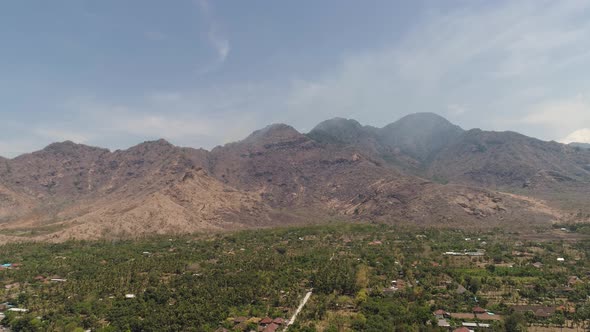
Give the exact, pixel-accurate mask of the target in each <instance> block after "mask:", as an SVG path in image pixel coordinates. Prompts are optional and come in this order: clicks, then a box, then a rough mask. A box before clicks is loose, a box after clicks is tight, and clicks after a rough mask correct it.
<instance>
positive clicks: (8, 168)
mask: <svg viewBox="0 0 590 332" xmlns="http://www.w3.org/2000/svg"><path fill="white" fill-rule="evenodd" d="M400 120H401V122H396V123H392V124H389V125H387V126H385V127H383V128H375V127H370V126H363V125H361V124H360V123H359V122H358V121H356V120H347V119H342V118H338V119H330V120H327V121H324V122H322V123H320V124H318V126H316V128H314V129H313V130H312V131H310V132H309V133H307V134H303V133H300V132H298V131H297V130H296V129H294V128H293V127H291V126H289V125H285V124H274V125H270V126H267V127H265V128H263V129H260V130H257V131H255V132H253V133H252V134H251V135H249V136H248V137H246V138H245V139H243V140H241V141H237V142H233V143H228V144H225V145H223V146H217V147H215V148H214V149H212V150H211V151H207V150H204V149H193V148H186V147H177V146H175V145H173V144H171V143H169V142H168V141H166V140H156V141H146V142H143V143H140V144H137V145H135V146H133V147H130V148H128V149H125V150H116V151H110V150H108V149H103V148H98V147H91V146H87V145H83V144H76V143H73V142H70V141H66V142H61V143H54V144H50V145H48V146H47V147H46V148H44V149H43V150H40V151H36V152H33V153H29V154H24V155H21V156H18V157H15V158H13V159H0V235H5V237H2V238H7V239H14V237H15V234H17V235H18V236H17V237H16V238H18V239H28V240H47V241H64V240H67V239H70V238H78V239H93V238H101V237H117V238H118V237H125V236H142V235H147V234H153V233H158V234H162V233H186V232H195V231H206V230H224V229H236V228H247V227H267V226H273V225H274V226H276V225H282V224H291V223H306V222H311V221H313V220H318V221H321V220H326V219H334V218H335V219H344V220H372V221H380V222H411V223H418V224H424V225H426V224H434V225H455V226H457V225H463V226H476V227H489V226H492V225H502V224H506V223H508V224H510V223H514V222H515V221H516V220H519V222H522V223H524V224H528V223H540V224H546V223H548V222H550V221H552V220H553V221H555V220H563V219H568V218H570V219H571V218H572V216H581V217H579V218H578V219H584V218H588V219H590V215H587V216H586V215H585V214H584V213H585V212H584V211H583V210H580V209H579V207H578V206H577V205H576V206H574V207H572V208H569V209H563V207H562V206H560V205H559V204H553V203H555V202H554V201H552V197H551V195H546V196H544V195H543V193H547V192H549V193H550V192H552V191H560V190H566V189H568V190H569V188H572V190H571V194H572V195H578V194H580V193H584V192H586V189H587V187H588V185H587V184H588V182H587V179H586V175H589V174H590V151H589V152H588V153H586V152H585V151H582V150H580V149H575V148H574V147H568V146H565V145H562V144H559V143H555V142H543V141H540V140H534V139H531V138H528V137H526V136H524V135H520V134H516V133H493V132H485V131H481V130H468V131H465V130H463V129H461V128H460V127H458V126H455V125H453V124H452V123H450V122H448V121H447V120H446V119H444V118H442V117H439V116H434V115H432V114H428V113H420V114H417V115H409V116H407V117H404V118H402V119H400ZM518 154H520V155H521V156H522V157H514V155H517V156H518ZM523 160H524V161H526V162H523ZM498 161H499V162H498ZM2 165H3V166H2ZM510 169H513V170H514V171H512V172H511V171H510ZM586 173H588V174H586ZM441 183H442V184H441ZM444 183H448V184H446V185H445V184H444ZM564 188H565V189H564ZM505 192H509V193H505ZM561 193H562V192H560V194H561ZM582 197H583V196H582ZM581 203H584V202H581ZM580 213H582V214H580ZM23 234H25V235H23ZM0 240H1V239H0Z"/></svg>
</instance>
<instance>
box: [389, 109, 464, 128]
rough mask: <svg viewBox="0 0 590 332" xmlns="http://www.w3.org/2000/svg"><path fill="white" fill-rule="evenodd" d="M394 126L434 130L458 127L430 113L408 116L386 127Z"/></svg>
mask: <svg viewBox="0 0 590 332" xmlns="http://www.w3.org/2000/svg"><path fill="white" fill-rule="evenodd" d="M396 124H397V125H398V126H400V125H403V126H407V125H411V126H420V127H430V128H434V127H437V126H448V127H451V126H452V127H459V126H457V125H454V124H453V123H451V122H450V121H449V120H447V119H446V118H444V117H443V116H441V115H439V114H436V113H432V112H421V113H412V114H408V115H406V116H404V117H402V118H401V119H399V120H397V121H396V122H394V123H391V124H389V125H387V126H386V127H389V126H392V125H396Z"/></svg>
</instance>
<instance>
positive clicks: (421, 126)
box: [379, 113, 463, 160]
mask: <svg viewBox="0 0 590 332" xmlns="http://www.w3.org/2000/svg"><path fill="white" fill-rule="evenodd" d="M462 133H463V129H461V127H459V126H457V125H454V124H452V123H451V122H450V121H449V120H447V119H445V118H443V117H442V116H440V115H438V114H435V113H414V114H409V115H406V116H404V117H403V118H401V119H399V120H398V121H396V122H394V123H391V124H389V125H387V126H385V127H383V128H382V129H380V130H379V138H380V141H381V142H382V143H383V144H385V145H388V146H392V147H399V148H400V149H401V150H402V151H404V152H406V153H408V154H409V155H411V156H412V157H414V158H417V159H418V160H426V159H428V158H431V157H432V156H433V155H434V154H435V153H437V152H438V151H440V150H441V149H442V148H443V147H444V146H446V145H447V144H448V143H449V142H451V141H453V140H454V139H456V138H457V137H459V136H460V135H461V134H462Z"/></svg>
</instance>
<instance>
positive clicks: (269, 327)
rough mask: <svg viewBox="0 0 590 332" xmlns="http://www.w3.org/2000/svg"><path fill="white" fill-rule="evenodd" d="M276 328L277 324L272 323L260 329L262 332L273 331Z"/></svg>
mask: <svg viewBox="0 0 590 332" xmlns="http://www.w3.org/2000/svg"><path fill="white" fill-rule="evenodd" d="M278 328H279V326H278V325H277V324H275V323H272V324H270V325H269V326H267V327H266V328H265V329H264V330H262V332H275V331H276V330H277V329H278Z"/></svg>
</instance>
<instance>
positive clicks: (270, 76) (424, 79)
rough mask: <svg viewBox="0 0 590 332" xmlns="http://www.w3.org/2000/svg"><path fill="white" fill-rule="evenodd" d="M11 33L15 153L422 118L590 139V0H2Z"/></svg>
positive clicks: (2, 139) (6, 49) (1, 70)
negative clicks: (339, 120)
mask: <svg viewBox="0 0 590 332" xmlns="http://www.w3.org/2000/svg"><path fill="white" fill-rule="evenodd" d="M0 43H1V44H0V155H2V156H5V157H13V156H15V155H18V154H21V153H25V152H30V151H33V150H36V149H39V148H42V147H44V146H46V145H47V144H49V143H51V142H54V141H63V140H73V141H75V142H78V143H85V144H90V145H98V146H103V147H108V148H111V149H119V148H127V147H129V146H131V145H135V144H137V143H139V142H141V141H144V140H151V139H157V138H161V137H163V138H166V139H168V140H170V141H171V142H173V143H175V144H178V145H183V146H192V147H205V148H211V147H213V146H215V145H219V144H224V143H227V142H230V141H234V140H238V139H241V138H243V137H244V136H246V135H247V134H249V133H250V132H251V131H253V130H255V129H258V128H261V127H263V126H265V125H267V124H270V123H276V122H283V123H288V124H291V125H293V126H294V127H295V128H297V129H298V130H300V131H303V132H305V131H308V130H310V129H311V128H313V126H314V125H315V124H317V123H318V122H320V121H322V120H325V119H328V118H332V117H337V116H338V117H347V118H354V119H357V120H359V121H360V122H361V123H363V124H370V125H377V126H383V125H385V124H387V123H390V122H393V121H395V120H397V119H398V118H400V117H401V116H403V115H405V114H408V113H414V112H436V113H438V114H441V115H443V116H445V117H447V118H448V119H449V120H451V121H452V122H454V123H457V124H459V125H460V126H462V127H464V128H473V127H480V128H483V129H489V130H515V131H519V132H522V133H524V134H527V135H530V136H535V137H538V138H541V139H545V140H559V141H571V140H575V141H587V142H590V79H588V77H590V2H588V1H585V0H580V1H577V0H571V1H570V0H564V1H544V0H531V1H485V0H480V1H478V0H474V1H466V0H465V1H460V0H449V1H421V0H419V1H414V0H412V1H390V0H383V1H377V0H374V1H373V0H369V1H353V0H323V1H317V0H313V1H311V0H310V1H307V0H298V1H272V0H265V1H263V0H250V1H226V0H218V1H215V0H194V1H193V0H175V1H163V0H159V1H156V0H124V1H120V0H101V1H85V0H54V1H44V0H36V1H35V0H22V1H3V2H0Z"/></svg>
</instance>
